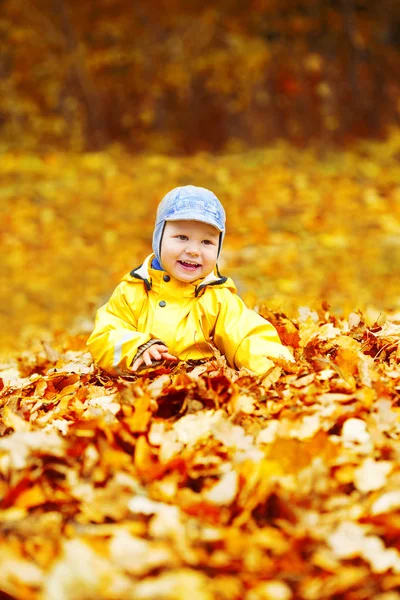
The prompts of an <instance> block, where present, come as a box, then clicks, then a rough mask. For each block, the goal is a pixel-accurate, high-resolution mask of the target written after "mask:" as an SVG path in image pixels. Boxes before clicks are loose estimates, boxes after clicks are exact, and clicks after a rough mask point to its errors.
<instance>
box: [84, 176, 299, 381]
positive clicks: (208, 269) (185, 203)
mask: <svg viewBox="0 0 400 600" xmlns="http://www.w3.org/2000/svg"><path fill="white" fill-rule="evenodd" d="M224 235H225V211H224V209H223V207H222V205H221V203H220V201H219V200H218V198H217V197H216V196H215V195H214V194H213V193H212V192H210V191H209V190H207V189H205V188H201V187H196V186H193V185H187V186H183V187H177V188H175V189H173V190H172V191H170V192H169V193H168V194H167V195H166V196H165V197H164V198H163V200H162V201H161V203H160V205H159V207H158V210H157V217H156V224H155V229H154V234H153V251H154V254H151V255H150V256H148V257H147V258H146V259H145V261H144V263H143V264H142V265H141V266H140V267H138V268H136V269H133V271H131V272H130V273H129V274H127V275H125V277H123V279H122V281H121V283H120V284H119V285H118V286H117V288H116V289H115V291H114V293H113V294H112V296H111V298H110V300H109V301H108V302H107V303H106V304H105V305H104V306H102V307H101V308H100V309H99V310H98V311H97V317H96V324H95V328H94V331H93V333H92V334H91V336H90V338H89V340H88V346H89V349H90V352H91V353H92V356H93V358H94V360H95V361H96V362H97V363H98V364H99V365H100V366H101V367H102V368H103V369H105V370H106V371H108V372H109V373H111V374H117V375H127V374H130V373H132V372H134V371H137V370H138V369H139V367H142V366H143V367H144V366H151V365H152V364H154V361H159V360H166V361H176V360H182V361H187V360H198V359H204V358H210V357H212V356H213V345H214V346H216V347H217V348H218V349H219V350H220V352H221V353H222V354H224V355H225V356H226V359H227V361H228V363H229V365H230V366H232V367H234V368H237V369H238V368H240V367H247V368H248V369H250V370H251V371H253V372H254V373H256V374H258V375H265V374H266V373H267V372H268V371H269V370H270V369H271V367H272V366H273V363H272V362H271V360H269V359H270V358H272V359H278V360H283V361H290V362H293V357H292V355H291V354H290V352H289V350H288V349H287V348H286V347H284V346H283V345H282V344H281V342H280V339H279V336H278V334H277V332H276V330H275V328H274V327H273V325H271V323H269V322H268V321H266V320H265V319H264V318H263V317H261V316H260V315H258V314H257V313H256V312H254V311H252V310H250V309H248V308H247V307H246V306H245V304H244V303H243V301H242V300H241V299H240V298H239V296H237V294H236V287H235V285H234V283H233V281H232V280H231V279H229V278H227V277H223V276H222V275H221V274H220V272H219V270H218V267H217V259H218V256H219V254H220V252H221V247H222V242H223V239H224Z"/></svg>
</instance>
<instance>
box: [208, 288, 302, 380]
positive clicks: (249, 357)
mask: <svg viewBox="0 0 400 600" xmlns="http://www.w3.org/2000/svg"><path fill="white" fill-rule="evenodd" d="M214 343H215V345H216V346H217V348H218V349H219V350H220V351H221V352H222V353H223V354H225V356H226V358H227V360H228V362H229V364H230V365H232V366H233V367H235V368H240V367H247V368H248V369H250V370H251V371H254V372H255V373H257V375H265V373H267V372H268V371H269V370H270V368H271V360H270V359H272V360H273V359H274V358H275V359H283V360H285V361H290V362H294V359H293V356H292V355H291V353H290V352H289V350H288V348H286V347H285V346H283V345H282V343H281V341H280V339H279V335H278V332H277V331H276V329H275V327H274V326H273V325H272V324H271V323H270V322H269V321H267V320H266V319H264V318H263V317H262V316H261V315H259V314H257V313H256V312H255V311H254V310H250V309H249V308H248V307H247V306H246V305H245V303H244V302H243V300H242V299H241V298H240V297H239V296H237V295H236V294H233V293H232V292H231V291H230V290H223V295H222V298H221V302H220V308H219V312H218V316H217V320H216V325H215V330H214Z"/></svg>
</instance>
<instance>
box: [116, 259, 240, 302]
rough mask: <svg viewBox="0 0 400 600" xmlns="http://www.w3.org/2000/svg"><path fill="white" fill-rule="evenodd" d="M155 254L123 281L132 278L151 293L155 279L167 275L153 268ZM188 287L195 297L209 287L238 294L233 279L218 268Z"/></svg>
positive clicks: (188, 284)
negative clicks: (226, 289)
mask: <svg viewBox="0 0 400 600" xmlns="http://www.w3.org/2000/svg"><path fill="white" fill-rule="evenodd" d="M154 256H155V255H154V254H150V255H149V256H147V257H146V259H145V260H144V262H143V264H142V265H140V266H139V267H136V268H135V269H132V271H130V273H128V274H127V275H125V277H123V281H131V282H132V277H133V278H134V280H137V281H143V283H144V284H145V286H146V289H147V290H148V291H149V290H151V288H152V285H153V278H154V277H157V276H161V274H163V273H165V271H158V270H155V269H152V268H151V262H152V260H153V258H154ZM184 285H186V286H193V288H194V295H195V296H198V295H199V294H200V292H201V291H202V290H204V289H205V288H206V287H209V286H222V287H226V288H229V289H230V290H231V291H232V292H234V293H236V286H235V284H234V283H233V281H232V279H230V278H229V277H224V276H223V275H221V273H220V272H219V270H218V267H216V268H215V270H214V271H213V272H212V273H209V275H207V277H204V278H203V279H199V280H198V281H195V282H193V283H192V284H191V283H187V284H186V283H185V284H184Z"/></svg>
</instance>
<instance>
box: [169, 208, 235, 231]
mask: <svg viewBox="0 0 400 600" xmlns="http://www.w3.org/2000/svg"><path fill="white" fill-rule="evenodd" d="M168 221H199V222H200V223H206V224H207V225H211V226H212V227H215V229H216V230H217V231H219V232H220V233H223V231H224V229H223V228H222V229H221V226H220V225H218V223H217V222H216V220H215V219H213V218H212V217H209V218H205V217H204V214H202V213H199V214H197V213H195V212H193V213H191V214H190V215H188V214H187V213H182V214H179V213H175V214H174V216H173V217H168V218H167V219H165V222H166V223H168Z"/></svg>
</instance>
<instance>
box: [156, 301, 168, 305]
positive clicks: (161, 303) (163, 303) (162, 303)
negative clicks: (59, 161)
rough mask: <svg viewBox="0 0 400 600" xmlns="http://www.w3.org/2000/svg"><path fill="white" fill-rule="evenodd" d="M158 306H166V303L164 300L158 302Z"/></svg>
mask: <svg viewBox="0 0 400 600" xmlns="http://www.w3.org/2000/svg"><path fill="white" fill-rule="evenodd" d="M158 306H167V303H166V302H165V300H160V302H159V303H158Z"/></svg>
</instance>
